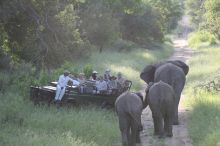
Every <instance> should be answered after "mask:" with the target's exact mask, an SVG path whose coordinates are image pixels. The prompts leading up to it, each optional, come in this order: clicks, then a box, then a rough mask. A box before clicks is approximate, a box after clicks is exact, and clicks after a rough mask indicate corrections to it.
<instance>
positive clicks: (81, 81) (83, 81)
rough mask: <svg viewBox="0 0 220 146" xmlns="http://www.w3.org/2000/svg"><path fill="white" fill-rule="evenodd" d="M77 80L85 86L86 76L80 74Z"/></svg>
mask: <svg viewBox="0 0 220 146" xmlns="http://www.w3.org/2000/svg"><path fill="white" fill-rule="evenodd" d="M77 80H78V81H79V83H80V84H84V83H85V82H86V78H85V74H84V73H79V76H78V78H77Z"/></svg>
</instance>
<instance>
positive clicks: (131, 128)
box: [115, 91, 143, 146]
mask: <svg viewBox="0 0 220 146" xmlns="http://www.w3.org/2000/svg"><path fill="white" fill-rule="evenodd" d="M115 109H116V113H117V115H118V119H119V128H120V131H121V137H122V145H123V146H135V144H136V143H140V135H139V132H140V131H141V130H142V125H141V113H142V110H143V96H141V95H140V94H136V93H132V92H129V91H126V92H124V93H122V94H121V95H120V96H119V97H118V98H117V99H116V101H115Z"/></svg>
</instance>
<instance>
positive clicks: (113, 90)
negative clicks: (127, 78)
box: [108, 76, 118, 94]
mask: <svg viewBox="0 0 220 146" xmlns="http://www.w3.org/2000/svg"><path fill="white" fill-rule="evenodd" d="M117 91H118V89H117V81H116V77H115V76H112V77H110V81H108V93H109V94H117Z"/></svg>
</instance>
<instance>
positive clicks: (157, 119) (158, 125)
mask: <svg viewBox="0 0 220 146" xmlns="http://www.w3.org/2000/svg"><path fill="white" fill-rule="evenodd" d="M152 114H153V121H154V135H159V137H163V121H162V119H163V118H162V114H161V113H160V112H157V113H152Z"/></svg>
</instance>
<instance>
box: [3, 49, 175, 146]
mask: <svg viewBox="0 0 220 146" xmlns="http://www.w3.org/2000/svg"><path fill="white" fill-rule="evenodd" d="M171 53H172V49H171V46H168V45H167V46H166V47H165V49H164V50H156V51H149V50H143V49H135V50H131V51H129V52H127V53H125V52H124V53H119V52H114V51H112V52H110V51H104V52H103V53H101V54H99V53H93V54H92V55H91V57H90V58H88V60H79V61H78V62H74V63H66V64H64V65H63V66H62V67H61V68H59V69H57V70H55V71H53V72H50V73H49V74H48V73H47V72H41V73H40V74H39V75H38V80H34V78H35V77H34V75H35V74H34V73H32V71H30V70H28V71H27V70H24V69H22V70H21V71H18V72H19V74H18V73H17V72H14V73H10V74H7V73H0V82H1V83H3V84H2V86H1V88H0V91H1V93H0V101H1V102H0V145H3V146H31V145H34V146H42V145H44V146H70V145H71V146H110V145H112V146H118V145H121V142H120V132H119V128H118V120H117V117H116V115H115V113H114V112H113V111H111V110H108V111H105V110H101V109H100V108H98V107H94V106H87V107H85V106H83V107H72V108H67V107H61V108H59V109H57V108H56V107H55V106H51V107H48V106H46V105H45V106H44V105H41V106H34V105H33V104H32V103H31V102H30V101H29V100H27V99H28V93H29V92H28V88H29V85H30V84H40V83H41V84H42V83H44V84H47V82H48V81H49V80H53V79H55V76H56V77H58V75H59V73H61V72H62V71H63V69H64V68H67V69H69V70H71V71H72V72H81V71H82V70H83V67H84V66H86V64H90V65H92V66H93V69H95V70H97V71H98V72H100V74H102V73H104V70H105V69H106V68H109V69H111V73H112V74H116V73H117V72H122V73H123V75H124V76H125V77H126V78H127V79H130V80H132V81H133V82H134V88H133V89H134V90H135V89H136V90H137V89H138V88H139V87H140V85H141V84H142V82H141V81H140V79H139V73H140V71H141V70H142V68H143V67H144V66H145V65H146V64H148V63H151V62H154V61H158V60H162V59H165V58H166V57H168V56H170V54H171ZM25 68H26V69H27V68H28V67H25ZM30 69H31V67H30ZM3 91H4V92H3Z"/></svg>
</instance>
